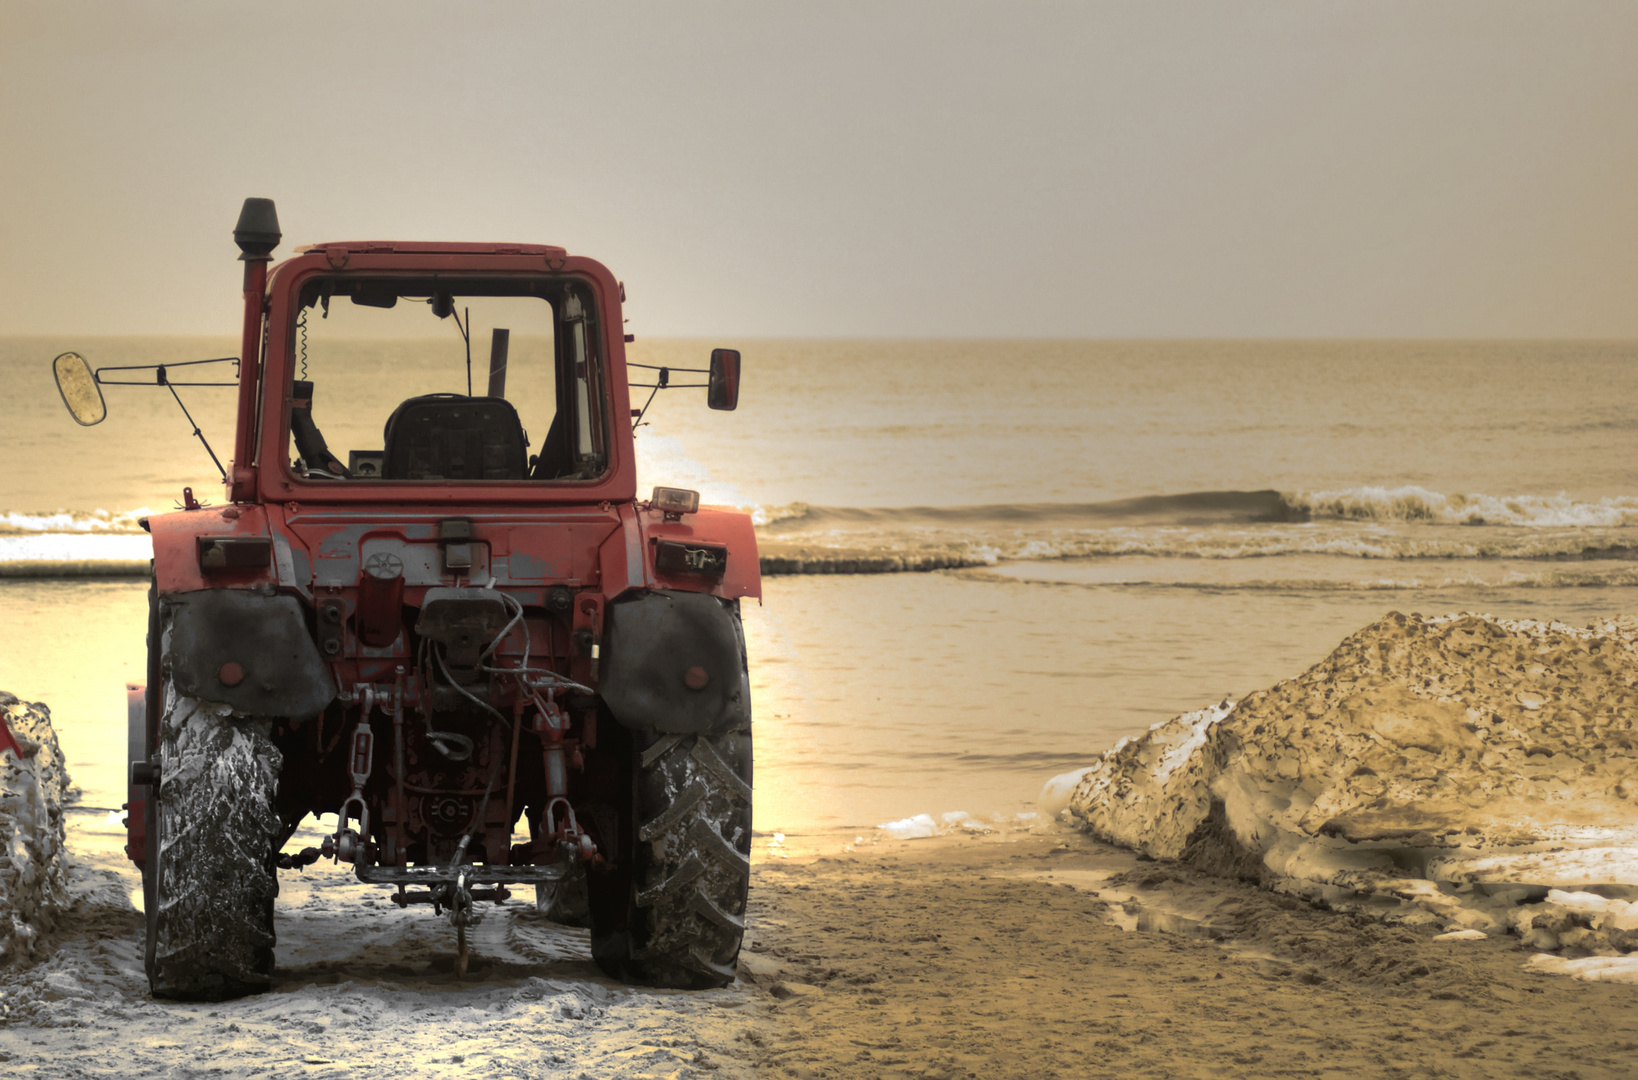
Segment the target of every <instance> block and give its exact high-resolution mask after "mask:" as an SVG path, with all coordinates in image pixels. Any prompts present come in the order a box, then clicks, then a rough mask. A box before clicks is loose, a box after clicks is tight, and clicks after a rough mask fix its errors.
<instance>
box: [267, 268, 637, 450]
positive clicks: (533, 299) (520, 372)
mask: <svg viewBox="0 0 1638 1080" xmlns="http://www.w3.org/2000/svg"><path fill="white" fill-rule="evenodd" d="M300 305H301V306H300V309H299V311H298V314H297V316H296V320H295V326H294V327H293V333H292V338H291V341H292V350H293V355H292V358H291V359H292V362H293V371H294V379H293V382H292V386H291V388H290V402H291V404H290V410H289V417H290V428H289V431H288V439H287V448H288V450H287V452H288V456H289V461H290V467H291V469H292V471H293V472H295V473H296V474H298V475H300V476H302V477H304V478H307V479H311V480H321V481H326V482H329V481H334V482H363V481H369V482H383V481H384V482H394V481H412V482H414V481H418V482H428V481H463V482H469V483H471V482H484V481H513V482H515V481H519V480H538V481H559V482H571V481H577V480H594V479H597V478H598V477H600V476H601V475H602V474H603V473H604V471H605V467H606V460H607V455H606V452H605V450H604V444H605V440H604V438H603V429H604V409H603V405H602V402H603V393H602V378H601V367H600V364H599V361H598V358H597V357H596V356H595V355H594V352H593V343H594V342H595V341H596V335H595V334H594V333H592V332H591V330H592V323H593V321H594V313H593V310H592V304H591V298H590V295H589V292H588V291H587V290H585V288H584V286H583V285H579V284H577V283H575V282H573V281H551V280H545V281H521V282H520V281H516V280H502V281H495V282H487V283H486V282H471V281H460V282H454V281H450V280H448V279H445V280H444V281H439V280H436V279H432V280H415V279H406V278H383V279H355V278H339V277H338V278H333V279H329V278H327V279H319V280H317V281H314V282H311V283H309V284H307V285H306V286H304V288H303V290H302V295H301V298H300Z"/></svg>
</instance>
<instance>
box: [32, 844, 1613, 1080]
mask: <svg viewBox="0 0 1638 1080" xmlns="http://www.w3.org/2000/svg"><path fill="white" fill-rule="evenodd" d="M848 839H849V838H843V837H832V838H830V839H829V840H828V841H827V842H825V843H821V844H817V845H815V847H814V848H813V849H811V850H808V851H806V852H803V851H800V850H798V851H794V852H789V853H785V854H781V853H780V848H779V847H778V846H777V845H775V846H774V850H773V851H772V852H771V853H770V851H769V847H770V845H769V843H768V842H766V841H764V842H762V843H760V844H759V847H758V856H757V859H756V863H755V870H754V878H753V883H752V894H751V895H752V907H751V917H750V925H751V935H750V942H751V943H750V947H749V948H748V949H747V950H746V951H745V952H744V953H743V954H742V959H741V968H740V979H739V981H738V982H737V983H736V984H735V985H733V986H731V987H729V988H726V989H723V990H718V991H708V992H703V993H682V992H676V991H653V990H643V989H640V988H632V987H625V986H620V985H618V984H615V983H611V982H609V981H608V980H606V979H604V978H602V977H601V976H600V975H599V974H598V973H597V972H596V969H595V967H594V966H593V965H592V963H591V961H590V959H589V955H588V953H587V951H586V938H585V933H584V931H580V930H574V929H570V928H566V927H559V926H557V925H556V924H553V923H550V922H547V921H545V920H544V919H542V918H540V917H539V916H538V915H536V914H535V913H534V912H533V911H532V905H529V904H526V903H523V902H521V901H517V900H515V901H513V902H511V903H509V904H508V905H506V906H505V907H504V908H499V909H496V908H489V909H488V910H487V911H486V912H485V918H484V920H483V922H482V923H481V924H480V925H479V927H478V928H477V930H476V932H475V955H474V960H473V967H472V971H471V973H470V974H469V976H468V978H467V980H466V981H464V982H458V981H456V980H455V979H454V977H453V974H452V972H451V961H452V958H453V954H452V934H451V932H450V931H449V929H448V927H447V926H446V925H445V924H444V923H443V922H442V921H441V920H437V919H434V918H431V917H429V916H428V915H427V913H426V912H424V911H422V912H410V913H404V912H400V911H398V910H396V909H394V908H392V907H391V906H390V905H388V904H386V903H385V900H384V899H383V900H380V901H377V902H376V903H374V904H371V903H369V902H368V901H367V900H365V898H364V897H362V896H361V895H360V894H359V888H358V887H357V886H356V884H353V883H351V882H350V881H349V880H348V878H347V877H346V876H345V875H343V874H340V873H338V872H337V871H334V870H329V869H326V868H325V867H323V866H320V867H316V868H314V869H313V870H311V871H310V872H308V873H307V874H305V875H300V876H297V875H290V876H287V877H286V878H285V879H284V886H283V888H284V891H283V893H282V895H281V896H280V898H279V921H278V932H279V938H280V950H281V952H280V964H279V968H278V972H277V975H276V982H275V986H274V989H273V990H272V991H271V992H270V993H267V994H263V995H259V996H255V997H251V998H246V999H243V1000H239V1001H233V1002H225V1003H220V1004H178V1003H166V1002H156V1001H153V1000H150V999H149V998H148V997H147V994H146V987H145V985H144V983H143V980H142V977H141V971H140V969H141V959H140V957H141V918H140V916H139V915H138V914H137V913H136V912H135V911H134V910H132V909H131V908H130V906H129V904H128V903H127V901H126V899H125V897H126V895H127V893H126V891H125V890H127V889H130V888H132V887H134V886H135V885H136V878H135V875H134V874H133V873H132V872H131V871H130V870H129V869H128V867H126V866H123V865H121V862H120V861H119V860H117V859H116V858H115V857H114V856H113V855H112V853H104V854H101V855H97V854H94V853H86V852H88V850H89V849H93V848H95V847H96V846H97V844H98V841H97V838H96V837H95V836H94V835H84V836H81V837H79V838H77V841H76V846H77V847H78V848H79V849H80V850H81V851H82V854H81V856H80V860H79V863H78V866H77V869H76V872H75V876H74V881H75V890H76V895H77V899H78V902H77V906H76V908H75V909H74V911H73V912H72V913H71V914H70V915H69V916H68V917H67V918H66V919H65V921H64V922H63V924H62V925H61V927H60V928H59V930H58V932H57V934H56V936H55V940H54V944H55V949H54V951H53V953H52V955H51V956H50V958H49V959H48V960H46V961H45V962H44V963H42V964H40V965H38V966H36V967H33V968H30V969H27V970H18V969H16V968H8V969H5V970H4V972H3V973H0V991H3V992H4V994H5V997H4V998H3V999H0V1009H3V1013H0V1017H3V1018H0V1061H3V1062H4V1064H5V1068H6V1070H7V1075H11V1076H41V1077H58V1076H87V1077H94V1076H131V1077H150V1076H151V1077H159V1076H167V1077H172V1076H174V1077H193V1076H206V1075H210V1076H230V1077H240V1076H244V1077H250V1076H292V1075H301V1076H313V1077H344V1076H345V1077H377V1076H379V1077H389V1076H493V1077H547V1076H551V1077H558V1076H563V1077H575V1078H579V1077H598V1078H604V1077H608V1078H628V1077H629V1078H639V1077H674V1078H682V1077H707V1076H717V1077H731V1076H747V1077H749V1076H791V1077H900V1076H903V1077H941V1078H942V1077H952V1078H953V1077H1052V1076H1063V1077H1132V1076H1142V1077H1248V1078H1249V1077H1266V1076H1302V1077H1339V1078H1340V1077H1344V1076H1350V1077H1351V1076H1373V1077H1376V1076H1380V1077H1473V1078H1482V1077H1500V1076H1531V1077H1564V1078H1568V1077H1580V1078H1582V1080H1594V1078H1603V1077H1610V1078H1616V1077H1626V1076H1630V1075H1631V1061H1632V1060H1633V1055H1634V1054H1635V1053H1638V1009H1635V1007H1634V1006H1635V1001H1638V988H1634V987H1631V986H1621V985H1610V984H1607V983H1586V982H1579V981H1575V980H1572V979H1567V978H1563V977H1556V976H1544V975H1540V974H1536V973H1533V972H1530V971H1527V970H1526V969H1525V966H1524V965H1525V960H1526V958H1527V957H1528V955H1529V953H1528V952H1527V951H1525V950H1522V949H1521V948H1520V947H1519V946H1518V944H1517V942H1516V941H1513V940H1511V939H1486V940H1482V941H1435V940H1433V936H1434V935H1433V932H1432V931H1430V930H1416V929H1408V928H1400V927H1392V926H1386V925H1383V924H1382V923H1379V922H1375V921H1370V920H1366V919H1362V918H1358V917H1354V916H1347V915H1338V914H1335V913H1331V912H1327V911H1324V910H1320V909H1318V908H1315V907H1311V906H1309V905H1307V904H1304V903H1302V902H1300V901H1296V900H1294V899H1292V898H1290V897H1281V896H1277V895H1274V894H1270V893H1266V892H1263V891H1261V890H1258V889H1255V888H1253V887H1250V886H1245V885H1237V884H1230V883H1226V882H1224V881H1222V880H1221V879H1215V878H1205V877H1202V876H1200V875H1198V874H1194V873H1192V872H1189V871H1187V870H1184V869H1181V868H1179V867H1177V866H1175V865H1171V864H1167V863H1163V862H1152V861H1149V862H1140V861H1139V860H1138V859H1137V858H1136V857H1134V856H1133V855H1131V854H1130V853H1127V852H1124V851H1121V850H1119V849H1115V848H1111V847H1109V846H1107V845H1103V844H1100V843H1098V842H1096V841H1094V840H1091V839H1089V838H1087V837H1085V836H1082V835H1080V834H1078V833H1073V832H1068V831H1063V830H1059V829H1056V828H1054V829H1050V830H1043V831H1039V832H1029V833H991V834H975V835H962V836H948V837H939V838H934V839H927V840H915V841H892V840H880V841H876V842H871V841H870V840H869V839H867V840H866V842H865V843H863V844H860V845H855V844H851V843H847V842H846V841H847V840H848ZM1094 888H1095V889H1097V890H1103V891H1105V892H1106V893H1107V891H1108V890H1109V889H1111V888H1117V889H1122V890H1125V891H1128V892H1131V893H1135V894H1136V895H1137V896H1138V897H1139V901H1138V903H1134V904H1132V905H1130V907H1131V909H1132V911H1133V912H1141V913H1142V914H1138V915H1133V914H1129V913H1128V911H1127V910H1125V908H1124V907H1122V906H1121V905H1114V906H1111V905H1110V904H1109V903H1107V902H1105V901H1103V900H1100V899H1099V898H1098V897H1097V896H1096V895H1094V893H1093V891H1092V889H1094ZM1178 912H1184V913H1186V914H1185V915H1179V914H1176V913H1178ZM1120 923H1125V924H1126V925H1128V926H1132V928H1131V929H1123V928H1122V926H1121V925H1119V924H1120ZM1134 924H1137V925H1134ZM1214 939H1215V940H1214Z"/></svg>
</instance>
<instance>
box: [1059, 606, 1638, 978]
mask: <svg viewBox="0 0 1638 1080" xmlns="http://www.w3.org/2000/svg"><path fill="white" fill-rule="evenodd" d="M1635 683H1638V619H1634V618H1631V617H1622V618H1619V619H1611V620H1603V621H1601V622H1599V623H1596V624H1594V625H1592V626H1589V627H1586V628H1574V627H1569V626H1566V625H1564V624H1562V623H1556V622H1554V623H1547V622H1531V621H1513V620H1504V619H1497V618H1493V617H1490V616H1485V615H1467V614H1464V615H1446V616H1440V617H1434V618H1424V617H1422V616H1419V615H1413V616H1405V615H1401V614H1398V613H1393V614H1390V615H1388V616H1386V617H1385V618H1383V619H1381V620H1379V621H1378V622H1376V623H1374V624H1372V625H1370V626H1367V627H1365V628H1364V629H1362V630H1360V631H1358V632H1357V633H1355V634H1353V635H1351V636H1350V637H1349V638H1348V639H1347V640H1345V641H1344V642H1343V643H1342V644H1341V645H1340V646H1339V647H1338V648H1337V649H1336V651H1335V652H1333V653H1332V654H1331V655H1330V656H1329V657H1327V658H1326V659H1325V660H1324V661H1322V662H1321V663H1319V664H1317V665H1315V666H1314V667H1313V668H1311V669H1310V670H1309V671H1307V672H1305V673H1304V674H1302V675H1301V676H1298V677H1297V678H1294V679H1288V680H1286V681H1284V682H1281V683H1279V684H1278V685H1276V686H1274V687H1273V688H1271V689H1269V690H1266V691H1262V692H1259V693H1256V694H1252V695H1250V696H1248V697H1246V698H1244V699H1242V700H1241V701H1240V702H1238V703H1230V702H1227V701H1225V702H1222V703H1221V704H1219V705H1214V706H1210V707H1208V708H1206V709H1201V710H1198V711H1196V712H1192V713H1185V714H1183V715H1181V716H1178V717H1175V718H1173V719H1171V720H1168V721H1166V722H1164V723H1161V724H1157V725H1155V727H1154V728H1152V729H1151V730H1150V731H1149V732H1147V733H1146V734H1144V735H1143V736H1140V737H1138V738H1135V739H1123V740H1121V742H1120V743H1118V744H1117V745H1116V746H1115V747H1113V748H1112V749H1110V750H1109V751H1107V752H1106V753H1105V754H1103V755H1102V757H1100V758H1099V759H1098V760H1097V761H1096V762H1095V763H1094V764H1092V765H1090V766H1089V767H1087V768H1085V769H1082V770H1078V771H1077V772H1074V773H1067V774H1064V775H1063V776H1059V777H1054V778H1053V779H1052V780H1051V781H1049V782H1048V784H1047V786H1046V787H1045V788H1044V789H1043V791H1042V799H1041V802H1040V805H1041V808H1042V811H1043V813H1050V812H1054V811H1056V810H1057V807H1058V803H1057V801H1056V800H1057V799H1059V798H1061V797H1063V796H1062V790H1063V788H1064V787H1065V786H1068V787H1069V788H1070V790H1069V793H1068V795H1067V800H1066V801H1067V813H1068V814H1069V815H1070V817H1071V819H1072V820H1073V821H1074V822H1075V823H1076V824H1078V825H1079V826H1080V827H1081V828H1083V829H1085V830H1086V831H1088V832H1092V833H1094V834H1096V835H1098V836H1099V837H1101V838H1103V839H1106V840H1110V841H1113V842H1115V843H1118V844H1121V845H1123V846H1126V847H1130V848H1134V849H1136V850H1138V851H1140V852H1142V853H1144V854H1146V855H1149V856H1152V857H1154V858H1159V859H1180V860H1183V861H1185V862H1187V863H1189V864H1191V865H1194V866H1195V867H1197V868H1199V869H1202V870H1206V871H1209V872H1212V873H1218V874H1223V875H1225V876H1232V877H1242V878H1254V879H1257V880H1259V881H1261V883H1262V884H1263V885H1264V886H1265V887H1268V888H1270V889H1274V890H1276V891H1280V892H1286V893H1291V894H1294V895H1298V896H1302V897H1305V898H1307V899H1310V900H1314V901H1319V902H1323V903H1325V904H1327V905H1329V906H1331V907H1333V908H1336V909H1340V910H1351V911H1360V912H1367V913H1371V914H1374V915H1377V916H1380V917H1385V918H1388V919H1391V920H1396V921H1402V922H1407V923H1418V924H1429V925H1433V926H1435V927H1438V928H1440V929H1445V930H1448V931H1451V933H1452V935H1453V936H1449V937H1447V938H1445V940H1477V939H1478V937H1483V936H1487V935H1495V934H1506V933H1509V932H1511V933H1515V934H1517V935H1518V936H1519V937H1520V938H1521V939H1522V940H1523V941H1524V942H1525V943H1526V944H1528V945H1530V946H1532V947H1534V948H1536V949H1540V950H1552V951H1557V950H1563V951H1564V952H1565V953H1566V957H1565V958H1567V959H1578V958H1587V957H1585V954H1587V953H1605V954H1611V953H1613V954H1622V955H1624V954H1628V953H1635V954H1638V906H1635V903H1634V902H1635V901H1638V781H1635V780H1634V779H1633V778H1634V777H1635V776H1638V721H1635V718H1634V716H1633V714H1632V712H1631V710H1629V709H1626V708H1625V707H1622V706H1620V704H1619V703H1621V702H1624V701H1626V700H1627V699H1628V697H1629V696H1630V688H1631V686H1632V685H1634V684H1635ZM1595 967H1597V965H1589V966H1588V967H1587V970H1592V969H1593V968H1595ZM1618 968H1619V965H1617V966H1616V968H1612V969H1611V970H1616V969H1618ZM1554 970H1557V969H1556V968H1555V969H1554ZM1564 970H1565V971H1566V972H1568V971H1569V970H1570V969H1567V968H1566V969H1564ZM1576 970H1581V969H1576ZM1599 970H1603V969H1601V968H1600V969H1599ZM1578 977H1580V976H1578ZM1600 977H1604V976H1600Z"/></svg>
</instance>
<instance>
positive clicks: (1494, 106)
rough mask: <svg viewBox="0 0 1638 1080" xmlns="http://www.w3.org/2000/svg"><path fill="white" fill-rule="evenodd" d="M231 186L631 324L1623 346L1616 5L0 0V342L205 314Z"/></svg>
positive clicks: (740, 329)
mask: <svg viewBox="0 0 1638 1080" xmlns="http://www.w3.org/2000/svg"><path fill="white" fill-rule="evenodd" d="M246 195H262V196H268V197H271V198H273V199H275V200H277V202H278V206H279V216H280V220H281V222H282V224H283V226H284V233H285V238H286V242H285V244H284V246H282V247H281V248H280V254H288V253H289V251H290V249H291V248H292V247H293V246H294V245H295V244H298V243H308V242H312V241H318V240H330V239H355V238H356V239H374V238H381V239H388V238H426V239H463V238H465V239H485V240H524V241H537V242H546V243H556V244H562V245H564V246H566V247H568V248H569V249H570V250H571V251H574V252H576V253H582V254H587V255H592V256H594V257H596V258H599V259H601V260H603V261H604V262H605V263H607V264H608V265H609V266H610V267H611V268H612V269H613V270H614V272H615V274H616V275H617V276H619V277H621V278H623V279H624V280H625V282H626V284H627V288H628V291H629V293H630V298H631V305H630V308H629V311H628V314H629V315H630V317H631V320H632V321H631V328H632V329H633V330H634V331H636V332H637V333H639V334H646V335H650V336H654V335H673V334H676V335H742V336H758V335H766V336H787V335H800V336H870V335H938V336H973V335H978V336H1016V335H1022V336H1076V337H1081V336H1085V337H1107V336H1285V335H1298V336H1331V335H1345V336H1377V335H1384V336H1445V335H1456V336H1480V337H1510V336H1528V337H1554V336H1594V337H1638V3H1632V2H1619V3H1566V2H1550V3H1539V4H1524V3H1512V2H1504V0H1478V2H1448V3H1441V2H1436V0H1416V2H1410V3H1393V2H1384V0H1374V2H1370V3H1335V2H1320V0H1291V2H1280V3H1250V2H1237V3H1208V2H1193V3H1163V2H1155V0H1142V2H1137V3H1090V2H1088V3H1079V4H1062V5H1058V4H1025V3H1007V4H1002V3H993V4H971V3H960V2H954V0H941V2H934V3H882V2H876V3H864V4H851V3H840V2H826V3H812V4H804V5H796V4H775V3H767V2H755V3H745V4H689V3H666V4H661V3H653V4H636V5H618V6H617V5H613V4H588V3H576V4H552V3H469V4H451V3H414V2H407V3H406V2H395V3H390V4H376V3H337V2H333V0H325V2H323V3H302V2H292V0H281V2H279V3H257V4H243V3H221V2H210V3H180V2H177V0H167V2H165V3H162V4H161V3H153V4H119V3H113V2H101V3H95V4H81V3H72V2H64V0H52V2H50V3H39V4H36V3H25V2H22V0H0V206H3V212H0V334H30V333H59V332H72V333H80V334H96V333H223V334H232V333H234V332H235V331H236V328H237V325H238V313H237V311H236V305H237V298H238V287H239V266H238V264H237V263H236V262H235V261H234V259H235V256H236V255H237V251H236V249H235V248H234V246H233V243H232V240H231V238H230V236H229V232H230V230H231V228H232V225H233V222H234V219H235V216H236V215H237V212H238V207H239V204H240V202H241V200H242V199H243V198H244V196H246Z"/></svg>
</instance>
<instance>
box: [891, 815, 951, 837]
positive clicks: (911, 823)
mask: <svg viewBox="0 0 1638 1080" xmlns="http://www.w3.org/2000/svg"><path fill="white" fill-rule="evenodd" d="M876 828H878V829H880V830H881V831H882V832H884V833H886V834H887V835H888V836H891V837H892V838H893V839H895V840H920V839H922V838H923V837H928V836H937V835H938V824H937V823H936V822H934V821H933V815H932V814H917V815H916V816H915V817H907V818H904V819H903V820H901V821H889V822H887V823H886V824H885V825H878V826H876Z"/></svg>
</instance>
